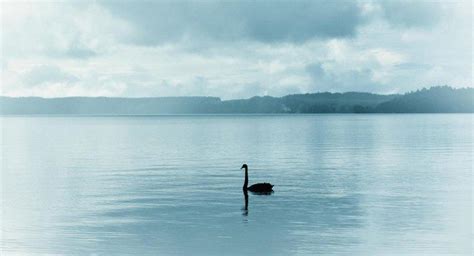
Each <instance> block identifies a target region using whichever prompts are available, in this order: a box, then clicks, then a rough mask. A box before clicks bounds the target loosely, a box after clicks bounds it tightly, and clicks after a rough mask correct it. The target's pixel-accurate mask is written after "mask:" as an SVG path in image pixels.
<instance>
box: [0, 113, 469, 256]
mask: <svg viewBox="0 0 474 256" xmlns="http://www.w3.org/2000/svg"><path fill="white" fill-rule="evenodd" d="M473 117H474V115H470V114H434V115H431V114H415V115H413V114H402V115H390V114H388V115H375V114H374V115H352V114H345V115H344V114H342V115H234V116H231V115H223V116H207V115H203V116H199V115H197V116H109V117H107V116H76V117H66V116H31V117H20V116H10V117H5V116H4V117H1V118H0V120H1V123H0V124H1V129H2V137H1V138H2V140H1V152H2V154H1V164H2V165H1V176H0V178H1V180H0V182H1V183H0V184H1V215H0V221H1V222H0V227H1V237H0V238H1V239H0V240H1V244H0V251H1V254H2V255H37V254H59V255H125V254H134V255H244V254H247V255H407V254H409V255H472V253H473V241H474V239H473V227H474V225H473V222H472V214H473V213H472V210H473V204H472V197H473V189H472V187H473V180H472V175H473V148H474V145H473V130H474V129H473ZM243 163H247V164H248V166H249V176H250V178H249V179H250V184H253V183H257V182H271V183H272V184H274V185H275V187H274V193H273V194H271V195H255V194H251V193H249V198H248V209H247V210H245V209H244V196H243V193H242V185H243V180H244V172H243V171H242V170H240V167H241V166H242V164H243Z"/></svg>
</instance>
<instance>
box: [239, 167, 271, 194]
mask: <svg viewBox="0 0 474 256" xmlns="http://www.w3.org/2000/svg"><path fill="white" fill-rule="evenodd" d="M240 169H245V181H244V187H243V188H242V189H243V190H244V192H246V191H247V190H248V191H250V192H255V193H271V192H273V185H272V184H270V183H257V184H253V185H252V186H250V187H247V186H248V184H249V174H248V171H249V168H248V166H247V164H244V165H242V167H241V168H240Z"/></svg>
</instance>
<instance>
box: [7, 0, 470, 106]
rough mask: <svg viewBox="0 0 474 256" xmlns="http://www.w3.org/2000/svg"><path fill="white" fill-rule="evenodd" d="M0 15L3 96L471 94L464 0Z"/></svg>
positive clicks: (94, 8) (58, 8)
mask: <svg viewBox="0 0 474 256" xmlns="http://www.w3.org/2000/svg"><path fill="white" fill-rule="evenodd" d="M2 7H3V8H2V28H3V30H2V35H1V36H2V38H1V39H2V40H1V44H2V55H3V56H2V88H1V94H2V95H7V96H43V97H63V96H120V97H143V96H192V95H206V96H216V97H222V98H224V99H232V98H246V97H251V96H254V95H273V96H282V95H286V94H291V93H306V92H315V91H331V92H341V91H368V92H375V93H399V92H406V91H409V90H414V89H418V88H421V87H429V86H433V85H442V84H448V85H450V86H453V87H471V86H472V21H471V18H472V17H471V15H472V13H471V10H472V3H471V2H470V1H447V2H432V1H398V0H397V1H272V2H269V1H241V2H226V1H214V2H211V1H205V2H204V1H177V2H170V1H135V2H132V1H98V2H95V1H94V2H92V1H91V2H89V1H85V2H72V3H67V2H58V3H42V2H36V3H33V2H20V3H18V2H13V1H6V2H2ZM466 39H467V40H466ZM469 39H471V40H469Z"/></svg>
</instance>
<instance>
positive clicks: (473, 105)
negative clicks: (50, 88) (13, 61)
mask: <svg viewBox="0 0 474 256" xmlns="http://www.w3.org/2000/svg"><path fill="white" fill-rule="evenodd" d="M473 112H474V88H463V89H453V88H451V87H448V86H438V87H432V88H430V89H422V90H418V91H415V92H410V93H406V94H403V95H400V94H392V95H379V94H372V93H361V92H346V93H328V92H324V93H307V94H294V95H287V96H284V97H270V96H265V97H252V98H250V99H240V100H224V101H223V100H221V99H220V98H216V97H165V98H107V97H67V98H39V97H20V98H12V97H0V114H3V115H31V114H63V115H157V114H234V113H235V114H245V113H249V114H252V113H255V114H257V113H275V114H276V113H473Z"/></svg>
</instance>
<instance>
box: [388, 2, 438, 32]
mask: <svg viewBox="0 0 474 256" xmlns="http://www.w3.org/2000/svg"><path fill="white" fill-rule="evenodd" d="M380 5H381V7H382V10H383V16H384V18H385V19H386V20H388V22H389V23H390V24H391V25H393V26H395V27H404V28H410V27H432V26H434V25H435V24H436V23H438V22H439V21H440V19H441V6H440V4H439V3H437V2H433V1H427V0H420V1H408V0H385V1H380Z"/></svg>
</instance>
